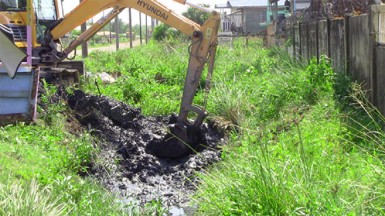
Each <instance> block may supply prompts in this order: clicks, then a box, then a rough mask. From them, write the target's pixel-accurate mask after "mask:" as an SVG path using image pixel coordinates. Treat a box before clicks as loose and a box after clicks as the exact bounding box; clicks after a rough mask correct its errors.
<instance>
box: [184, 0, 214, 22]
mask: <svg viewBox="0 0 385 216" xmlns="http://www.w3.org/2000/svg"><path fill="white" fill-rule="evenodd" d="M200 6H201V7H204V8H209V7H210V5H208V4H202V5H200ZM182 15H183V16H185V17H187V18H189V19H191V20H192V21H194V22H196V23H198V24H199V25H202V24H203V23H204V22H205V21H206V20H207V19H208V17H209V14H208V13H207V12H204V11H201V10H199V9H197V8H193V7H189V8H188V9H187V11H186V12H183V13H182Z"/></svg>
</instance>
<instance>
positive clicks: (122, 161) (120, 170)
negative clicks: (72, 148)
mask: <svg viewBox="0 0 385 216" xmlns="http://www.w3.org/2000/svg"><path fill="white" fill-rule="evenodd" d="M68 104H69V106H70V108H71V109H72V110H73V113H74V117H75V118H76V119H77V120H78V121H79V122H80V123H81V124H82V125H83V126H84V127H85V128H87V129H88V130H90V131H91V133H92V134H93V135H95V136H97V137H99V138H100V140H101V152H100V154H99V157H98V158H97V160H96V161H95V163H94V164H93V165H92V168H91V170H92V171H91V173H92V175H93V176H94V177H95V178H96V179H98V181H100V182H101V183H102V184H103V185H104V186H105V187H106V188H107V189H108V190H110V191H112V192H115V193H117V194H119V195H120V197H121V198H122V200H123V201H124V202H127V203H129V202H137V203H139V204H141V205H144V204H145V203H148V202H151V201H153V200H157V201H161V202H162V203H163V205H164V206H166V207H167V206H169V207H171V206H178V207H183V206H188V205H189V204H188V203H189V201H190V199H191V197H190V196H191V195H192V193H193V192H194V191H195V189H196V187H195V185H196V184H197V178H196V174H197V173H199V172H202V171H204V170H205V169H206V168H207V167H209V166H210V165H211V164H213V163H215V162H218V161H219V160H220V154H221V153H220V150H219V148H218V146H219V145H221V144H224V138H223V137H222V136H221V135H219V134H218V133H216V131H215V130H213V129H212V128H211V127H209V126H207V125H206V124H204V125H203V126H202V127H201V130H202V132H203V134H204V139H203V140H202V143H201V144H200V148H198V150H199V152H198V153H192V154H189V155H187V156H184V157H181V158H176V159H169V158H160V157H157V156H154V155H152V154H151V153H150V152H149V151H148V150H147V148H148V145H149V144H150V143H154V142H155V143H156V142H158V141H159V140H160V139H162V138H163V137H164V136H165V135H166V134H167V125H168V123H169V121H170V118H169V117H164V116H157V117H145V116H143V115H142V114H141V111H140V109H137V108H132V107H130V106H128V105H126V104H124V103H122V102H118V101H115V100H112V99H110V98H107V97H105V96H95V95H89V94H86V93H84V92H82V91H79V90H77V91H75V92H74V93H73V95H70V96H69V97H68Z"/></svg>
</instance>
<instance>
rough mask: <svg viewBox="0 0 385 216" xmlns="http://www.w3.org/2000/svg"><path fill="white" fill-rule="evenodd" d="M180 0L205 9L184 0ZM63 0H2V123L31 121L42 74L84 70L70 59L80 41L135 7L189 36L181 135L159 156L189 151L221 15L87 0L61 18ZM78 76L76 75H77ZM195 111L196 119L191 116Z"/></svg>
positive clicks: (151, 1)
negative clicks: (76, 32)
mask: <svg viewBox="0 0 385 216" xmlns="http://www.w3.org/2000/svg"><path fill="white" fill-rule="evenodd" d="M174 1H175V2H177V3H180V4H185V5H190V6H193V7H196V8H198V9H202V10H207V9H205V8H202V7H200V6H198V5H194V4H193V3H191V2H188V1H186V0H174ZM59 3H61V2H60V1H59V0H0V123H2V122H3V123H4V122H16V121H33V120H34V118H35V116H36V101H37V99H36V98H37V91H38V82H39V76H41V75H44V76H45V77H46V76H50V75H55V76H60V77H61V76H65V74H72V73H75V74H76V73H80V74H82V73H83V62H82V61H73V60H70V59H68V58H69V54H70V53H72V52H73V51H74V50H75V49H76V48H77V47H78V46H79V45H81V44H82V43H83V42H86V41H87V40H89V39H90V38H91V37H92V36H93V35H94V34H96V33H97V32H98V31H99V30H100V29H101V28H103V26H105V25H106V24H107V23H108V22H110V21H111V20H112V19H113V18H115V17H116V16H117V15H118V14H119V13H120V12H122V11H123V10H124V9H126V8H133V9H136V10H138V11H140V12H142V13H144V14H147V15H149V16H151V17H153V18H155V19H158V20H159V21H161V22H163V23H165V24H167V25H169V26H172V27H174V28H176V29H177V30H180V31H181V32H182V33H184V34H186V35H187V36H189V37H191V40H192V43H191V44H192V45H191V47H190V49H189V52H190V59H189V64H188V69H187V75H186V80H185V83H184V90H183V96H182V100H181V106H180V111H179V115H178V116H177V120H176V123H175V124H173V125H172V126H171V127H170V133H171V134H173V136H175V137H176V138H177V140H179V141H178V142H173V143H171V144H168V145H167V146H166V145H164V146H161V148H160V150H159V152H160V153H159V155H160V156H172V157H178V156H181V155H184V154H185V153H186V152H188V151H189V146H188V145H189V143H190V142H191V141H193V140H194V139H195V137H194V136H196V134H194V133H193V131H195V130H197V128H199V127H200V126H201V125H202V123H203V120H204V119H205V117H206V115H207V114H206V111H205V109H203V108H201V107H198V106H195V105H193V100H194V95H195V93H196V91H197V87H198V83H199V81H200V78H201V76H202V71H203V69H204V67H205V65H206V64H207V63H208V74H207V76H208V77H211V74H212V71H213V66H214V59H215V53H216V46H217V34H218V28H219V24H220V15H219V14H218V13H217V12H215V11H207V12H210V13H211V14H210V16H209V18H208V20H207V21H206V22H205V23H204V24H203V25H199V24H197V23H195V22H193V21H192V20H190V19H188V18H186V17H184V16H181V15H179V14H178V13H175V12H173V11H172V10H170V9H169V8H167V7H166V6H165V5H163V4H161V3H160V2H158V1H156V0H83V1H82V2H81V3H80V4H79V5H77V7H75V8H74V9H73V10H72V11H71V12H70V13H68V14H66V15H65V16H63V17H62V18H60V9H59V8H60V5H59ZM108 9H110V11H109V12H108V13H107V15H105V16H103V17H102V18H100V19H99V20H98V21H97V22H95V23H94V24H93V25H92V26H91V27H90V28H88V29H87V30H86V31H85V32H84V33H82V34H81V35H80V36H79V37H77V38H76V39H74V40H73V41H72V42H71V43H70V44H69V45H68V46H67V47H63V45H62V43H61V38H63V37H64V36H65V35H66V34H68V33H69V32H70V31H72V30H73V29H75V28H77V27H78V26H80V25H81V24H83V23H85V22H86V21H87V20H89V19H91V18H92V17H94V16H95V15H97V14H99V13H100V12H103V11H105V10H108ZM75 77H76V76H75ZM190 113H195V115H194V116H196V118H195V119H193V120H191V119H190V118H188V116H190V115H189V114H190Z"/></svg>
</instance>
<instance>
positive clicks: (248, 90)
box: [0, 39, 385, 215]
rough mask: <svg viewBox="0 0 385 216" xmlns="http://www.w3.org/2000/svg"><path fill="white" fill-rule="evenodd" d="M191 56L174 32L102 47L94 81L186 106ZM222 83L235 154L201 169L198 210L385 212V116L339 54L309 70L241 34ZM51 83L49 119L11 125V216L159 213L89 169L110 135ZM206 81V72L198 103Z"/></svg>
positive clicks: (220, 60) (119, 94) (137, 100)
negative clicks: (125, 202)
mask: <svg viewBox="0 0 385 216" xmlns="http://www.w3.org/2000/svg"><path fill="white" fill-rule="evenodd" d="M187 62H188V52H187V45H186V44H184V43H181V42H177V41H174V40H172V41H165V42H163V43H162V44H159V43H156V42H154V41H152V42H151V43H149V44H148V45H146V46H141V47H136V48H134V49H128V50H120V51H118V52H116V53H103V52H93V53H91V54H90V57H89V58H87V59H86V65H87V69H88V71H91V72H92V73H94V74H95V76H93V77H92V78H89V80H88V81H86V82H85V84H84V88H85V89H86V90H87V91H89V92H91V93H94V94H103V95H108V96H110V97H114V98H116V99H118V100H121V101H124V102H126V103H128V104H131V105H134V106H137V107H141V108H142V111H143V113H144V114H146V115H169V114H170V113H172V112H176V111H178V109H179V103H180V98H181V94H182V87H183V85H182V84H183V82H184V76H185V73H186V67H187ZM98 72H108V73H110V74H114V75H116V76H117V80H116V83H112V84H106V83H103V82H102V81H101V80H100V79H99V78H97V76H96V74H97V73H98ZM95 83H96V85H95ZM212 83H213V84H212V91H211V93H210V94H209V95H208V104H207V109H208V110H209V111H210V113H211V114H210V116H209V121H210V122H212V123H213V124H214V125H215V126H217V127H218V129H222V130H226V133H227V134H228V139H229V140H228V145H226V146H223V154H222V159H223V161H222V162H221V163H219V164H216V165H213V167H211V168H210V169H209V170H207V171H206V172H205V173H203V174H201V175H199V177H200V181H201V184H199V185H197V187H198V192H197V193H196V195H195V196H194V200H195V201H196V202H197V203H199V211H198V212H197V214H202V215H258V214H260V215H297V214H300V215H305V214H307V215H379V214H385V212H384V211H385V210H384V205H383V204H384V203H385V197H384V194H385V190H384V188H385V186H384V182H383V179H384V177H385V176H384V170H385V168H384V159H385V158H384V152H385V151H384V140H385V137H384V133H383V125H384V122H385V119H384V118H383V117H382V116H381V115H380V114H379V113H378V112H377V111H376V110H375V109H374V108H373V107H371V106H370V105H369V104H368V103H367V101H366V100H365V97H364V93H362V92H361V90H360V88H359V86H358V85H357V84H354V83H353V84H352V83H351V82H350V81H349V79H347V78H346V77H343V76H341V75H337V74H334V72H333V71H332V70H331V68H330V65H329V61H328V59H327V58H323V59H322V60H321V61H320V63H317V62H316V61H314V60H313V61H312V62H311V63H310V64H309V65H308V66H305V65H303V64H302V63H300V62H299V61H296V60H295V59H292V58H291V57H289V56H288V55H287V54H286V53H285V52H284V51H282V50H279V49H265V48H263V47H262V42H261V41H260V40H249V43H248V46H246V45H245V42H244V41H243V40H242V39H240V40H237V41H235V42H234V44H233V46H232V47H229V46H227V45H221V46H219V49H218V53H217V59H216V69H215V72H214V78H213V82H212ZM44 86H45V88H44V89H45V90H44V91H45V93H44V94H42V98H41V100H42V102H43V104H45V105H42V106H40V107H39V113H40V120H39V121H37V122H36V123H35V124H31V125H26V124H17V125H14V126H6V127H0V215H58V214H61V215H65V214H69V215H124V214H127V212H128V214H148V212H145V213H143V209H140V208H139V207H135V206H124V207H123V206H121V205H120V204H119V203H118V202H116V201H115V199H114V197H113V196H112V195H111V194H109V193H108V192H106V191H105V190H104V189H102V188H101V187H100V186H99V185H97V184H96V183H95V182H93V181H92V179H89V178H87V177H81V176H84V174H86V173H87V172H88V171H89V167H90V165H91V164H92V163H98V158H97V154H98V141H97V140H95V139H94V138H92V137H91V136H90V135H89V134H87V133H85V132H83V131H81V128H78V127H77V126H76V125H68V123H67V121H66V118H67V117H66V116H67V115H66V113H67V112H70V111H69V110H68V108H67V107H66V104H65V103H63V102H62V101H61V100H57V99H56V98H55V95H54V92H55V91H56V90H55V88H54V87H52V86H49V85H47V84H45V85H44ZM203 87H204V79H202V80H201V86H200V87H199V90H198V92H197V94H196V101H195V102H196V103H198V104H203V101H204V99H205V97H206V95H205V92H204V90H203V89H204V88H203ZM77 128H78V130H79V131H76V132H75V131H74V129H77ZM150 207H151V208H150V210H149V211H152V210H151V209H153V211H154V212H156V211H159V209H161V207H159V203H155V204H153V205H152V206H150Z"/></svg>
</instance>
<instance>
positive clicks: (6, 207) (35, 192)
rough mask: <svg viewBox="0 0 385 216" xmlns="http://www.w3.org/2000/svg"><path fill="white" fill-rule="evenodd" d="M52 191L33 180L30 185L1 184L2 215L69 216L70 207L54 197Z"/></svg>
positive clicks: (0, 207) (0, 204) (0, 213)
mask: <svg viewBox="0 0 385 216" xmlns="http://www.w3.org/2000/svg"><path fill="white" fill-rule="evenodd" d="M51 191H52V189H51V188H49V187H47V186H45V187H41V186H39V184H38V183H37V182H36V181H35V180H32V181H31V183H30V184H27V185H21V184H20V183H16V182H14V183H12V184H11V183H10V182H9V183H8V184H2V183H0V215H9V216H11V215H12V216H24V215H30V216H43V215H44V216H56V215H68V212H69V210H70V208H69V206H68V205H66V204H64V203H61V202H59V200H60V197H54V196H52V192H51Z"/></svg>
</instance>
